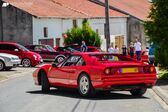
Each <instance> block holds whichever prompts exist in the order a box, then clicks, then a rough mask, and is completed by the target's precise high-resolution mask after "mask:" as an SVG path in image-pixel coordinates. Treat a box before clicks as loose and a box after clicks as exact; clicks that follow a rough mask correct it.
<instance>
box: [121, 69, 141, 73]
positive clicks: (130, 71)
mask: <svg viewBox="0 0 168 112" xmlns="http://www.w3.org/2000/svg"><path fill="white" fill-rule="evenodd" d="M138 72H139V71H138V68H122V73H138Z"/></svg>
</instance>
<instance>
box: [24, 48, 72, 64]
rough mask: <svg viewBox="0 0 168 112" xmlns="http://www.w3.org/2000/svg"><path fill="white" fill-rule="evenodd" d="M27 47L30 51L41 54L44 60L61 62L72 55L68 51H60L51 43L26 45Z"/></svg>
mask: <svg viewBox="0 0 168 112" xmlns="http://www.w3.org/2000/svg"><path fill="white" fill-rule="evenodd" d="M25 47H26V48H27V49H29V50H30V51H33V52H36V53H38V54H40V55H41V57H42V58H43V60H44V61H55V62H61V61H62V60H63V59H64V58H66V57H67V56H69V55H70V53H68V52H58V51H56V50H55V49H54V48H52V47H51V46H50V45H26V46H25Z"/></svg>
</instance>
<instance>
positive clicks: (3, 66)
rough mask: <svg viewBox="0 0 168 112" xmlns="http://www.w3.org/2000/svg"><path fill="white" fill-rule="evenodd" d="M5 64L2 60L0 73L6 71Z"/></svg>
mask: <svg viewBox="0 0 168 112" xmlns="http://www.w3.org/2000/svg"><path fill="white" fill-rule="evenodd" d="M4 68H5V64H4V62H3V61H1V60H0V71H2V70H4Z"/></svg>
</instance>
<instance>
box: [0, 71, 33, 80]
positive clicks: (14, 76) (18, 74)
mask: <svg viewBox="0 0 168 112" xmlns="http://www.w3.org/2000/svg"><path fill="white" fill-rule="evenodd" d="M28 73H30V72H23V73H16V74H14V75H11V76H7V77H6V78H5V79H2V80H0V83H2V82H5V81H7V80H10V79H14V78H17V77H21V76H24V75H26V74H28Z"/></svg>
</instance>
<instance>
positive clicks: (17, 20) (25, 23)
mask: <svg viewBox="0 0 168 112" xmlns="http://www.w3.org/2000/svg"><path fill="white" fill-rule="evenodd" d="M2 16H3V19H2V23H3V41H9V42H17V43H20V44H22V45H26V44H32V43H33V33H32V15H30V14H28V13H26V12H24V11H22V10H19V9H17V8H15V7H13V6H11V5H9V6H7V7H3V8H2Z"/></svg>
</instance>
